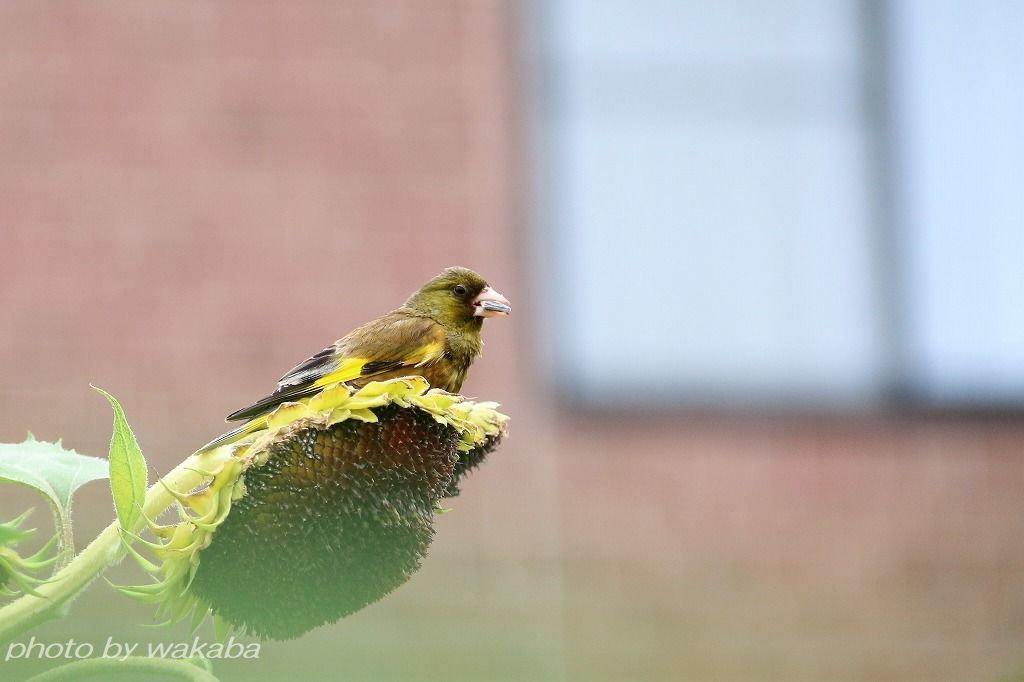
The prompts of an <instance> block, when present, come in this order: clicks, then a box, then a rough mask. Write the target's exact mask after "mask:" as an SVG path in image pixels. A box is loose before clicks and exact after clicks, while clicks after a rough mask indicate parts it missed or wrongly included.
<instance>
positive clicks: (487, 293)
mask: <svg viewBox="0 0 1024 682" xmlns="http://www.w3.org/2000/svg"><path fill="white" fill-rule="evenodd" d="M510 312H512V306H510V305H509V304H508V299H507V298H505V297H504V296H502V295H501V294H499V293H498V292H497V291H495V290H494V289H492V288H490V287H484V290H483V291H481V292H480V295H479V296H477V297H476V298H474V299H473V315H474V316H476V317H495V316H497V315H508V314H509V313H510Z"/></svg>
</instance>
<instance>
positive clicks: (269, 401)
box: [197, 267, 512, 453]
mask: <svg viewBox="0 0 1024 682" xmlns="http://www.w3.org/2000/svg"><path fill="white" fill-rule="evenodd" d="M511 312H512V306H511V305H510V303H509V301H508V299H506V298H505V297H504V296H502V295H501V294H500V293H499V292H498V291H497V290H496V289H494V288H493V287H491V286H490V285H489V284H488V283H487V280H485V279H484V278H483V277H481V276H480V275H479V274H477V273H476V272H474V271H472V270H470V269H469V268H464V267H450V268H446V269H445V270H444V271H442V272H441V274H439V275H437V276H436V277H434V278H433V279H431V280H430V281H429V282H427V283H426V284H424V285H423V286H422V287H420V289H419V290H418V291H416V292H415V293H414V294H413V295H412V296H410V297H409V298H408V300H406V301H405V303H404V304H402V306H400V307H399V308H396V309H395V310H392V311H391V312H390V313H387V314H386V315H383V316H381V317H378V318H377V319H375V320H372V321H370V322H367V323H366V324H364V325H362V326H360V327H357V328H356V329H354V330H352V331H351V332H349V333H348V334H346V335H345V336H343V337H342V338H340V339H338V340H337V341H335V342H334V343H332V344H331V345H329V346H327V347H326V348H324V349H323V350H321V351H320V352H319V353H316V354H315V355H313V356H311V357H309V358H308V359H306V360H304V361H303V362H300V363H299V364H298V365H296V366H295V367H293V368H292V369H290V370H289V371H288V372H286V373H285V374H284V376H282V377H281V379H280V380H278V382H277V388H276V389H275V390H274V392H273V393H271V394H270V395H268V396H267V397H265V398H262V399H261V400H257V401H256V402H255V403H253V404H252V405H249V406H248V407H244V408H242V409H240V410H236V411H234V412H232V413H231V414H229V415H228V416H227V418H226V421H228V422H234V421H243V423H242V425H241V426H239V427H238V428H236V429H234V430H232V431H229V432H228V433H225V434H223V435H221V436H218V437H217V438H215V439H214V440H212V441H210V442H209V443H207V444H206V445H205V446H203V447H202V448H200V449H199V450H198V451H197V453H202V452H206V451H209V450H213V449H215V448H217V447H220V446H222V445H227V444H230V443H234V442H236V441H238V440H241V439H242V438H245V437H246V436H248V435H249V434H252V433H255V432H257V431H260V430H263V429H265V428H266V427H267V416H268V415H269V414H270V413H271V412H273V411H274V409H276V408H277V406H279V405H280V404H281V403H284V402H305V401H308V400H309V399H310V398H311V397H313V396H315V395H316V394H318V393H319V392H321V391H322V390H324V389H325V388H328V387H330V386H334V385H335V384H338V383H344V384H346V385H347V386H349V387H351V388H353V389H358V388H361V387H362V386H364V385H366V384H367V383H369V382H371V381H379V380H383V379H392V378H395V377H403V376H410V375H414V376H420V377H423V378H424V379H425V380H426V381H427V383H429V384H430V385H431V387H433V388H440V389H443V390H445V391H448V392H450V393H458V392H459V390H461V388H462V384H463V382H464V381H465V379H466V375H467V373H468V372H469V368H470V365H472V364H473V361H474V360H475V359H476V358H477V356H479V355H480V351H481V349H482V347H483V341H482V339H481V338H480V332H481V330H482V328H483V322H484V319H486V318H489V317H503V316H507V315H509V314H510V313H511Z"/></svg>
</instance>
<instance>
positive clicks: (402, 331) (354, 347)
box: [227, 312, 445, 421]
mask: <svg viewBox="0 0 1024 682" xmlns="http://www.w3.org/2000/svg"><path fill="white" fill-rule="evenodd" d="M444 349H445V333H444V329H443V328H442V327H441V326H440V325H439V324H437V323H436V322H434V321H433V320H431V319H430V318H427V317H420V316H417V315H407V314H402V313H399V312H395V313H391V314H389V315H385V316H384V317H382V318H379V319H377V320H374V321H373V322H369V323H367V324H365V325H363V326H362V327H359V328H358V329H356V330H355V331H353V332H351V333H350V334H349V335H348V336H346V337H344V338H342V339H339V340H338V341H335V342H334V343H333V344H331V345H330V346H328V347H327V348H324V349H323V350H322V351H320V352H319V353H317V354H316V355H314V356H312V357H310V358H309V359H308V360H306V361H304V362H302V363H300V364H298V365H296V366H295V367H293V368H292V369H291V370H290V371H289V372H288V373H287V374H285V375H284V376H283V377H281V380H280V381H278V383H277V390H276V391H274V392H273V393H271V394H270V395H268V396H267V397H266V398H263V399H262V400H260V401H257V402H256V403H253V404H252V405H250V406H249V407H246V408H243V409H241V410H237V411H236V412H232V413H231V414H230V415H228V417H227V421H236V420H239V419H251V418H253V417H258V416H260V415H263V414H266V413H267V412H269V411H271V410H272V409H273V408H275V407H277V406H278V405H280V404H281V403H283V402H286V401H294V400H301V399H302V398H306V397H309V396H311V395H314V394H316V393H318V392H319V391H320V390H321V389H323V388H324V387H326V386H330V385H331V384H336V383H338V382H339V381H352V380H354V379H359V378H363V377H372V376H374V375H377V374H382V373H384V372H389V371H391V370H394V369H399V368H401V367H410V368H412V367H418V366H421V365H425V364H427V363H429V362H433V361H434V360H437V359H439V358H440V357H441V356H442V355H443V354H444Z"/></svg>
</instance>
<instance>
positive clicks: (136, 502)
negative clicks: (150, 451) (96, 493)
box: [93, 386, 147, 531]
mask: <svg viewBox="0 0 1024 682" xmlns="http://www.w3.org/2000/svg"><path fill="white" fill-rule="evenodd" d="M93 389H95V390H96V391H97V392H98V393H100V394H101V395H103V396H104V397H105V398H106V399H107V400H109V401H110V406H111V407H113V408H114V434H113V435H112V436H111V437H110V456H109V460H110V491H111V493H112V494H113V496H114V509H116V510H117V519H118V521H120V522H121V528H123V529H124V530H127V531H131V530H132V529H133V528H134V527H135V522H136V521H138V520H139V515H140V514H141V513H142V503H143V501H144V500H145V499H146V483H147V480H146V479H147V471H146V459H145V458H144V457H143V456H142V450H140V449H139V443H138V441H136V440H135V434H134V433H132V429H131V427H130V426H128V420H126V419H125V417H124V410H122V409H121V405H120V404H119V403H118V402H117V400H115V399H114V396H112V395H110V394H109V393H107V392H106V391H104V390H103V389H102V388H97V387H96V386H93Z"/></svg>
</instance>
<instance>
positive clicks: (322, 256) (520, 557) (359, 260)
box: [0, 0, 561, 679]
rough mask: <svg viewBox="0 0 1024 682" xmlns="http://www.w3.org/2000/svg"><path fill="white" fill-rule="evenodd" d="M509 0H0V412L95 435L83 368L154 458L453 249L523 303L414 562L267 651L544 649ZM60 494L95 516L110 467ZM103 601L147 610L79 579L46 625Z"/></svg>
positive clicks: (544, 564)
mask: <svg viewBox="0 0 1024 682" xmlns="http://www.w3.org/2000/svg"><path fill="white" fill-rule="evenodd" d="M511 18H512V13H511V11H510V8H509V6H507V5H506V4H505V3H502V2H496V1H488V0H462V1H447V0H430V1H421V0H405V1H391V0H383V1H378V0H373V1H369V0H366V1H346V2H338V1H335V0H323V1H317V0H299V1H287V2H270V1H259V0H244V1H243V0H238V1H234V2H173V3H163V2H112V1H97V2H87V3H86V2H81V3H80V2H62V1H54V2H10V1H2V2H0V46H2V47H0V159H2V163H0V311H2V314H0V412H2V414H3V415H4V418H3V420H2V421H0V440H3V441H14V440H20V439H21V438H22V437H24V434H25V431H26V430H32V431H34V432H35V434H36V435H37V436H38V437H42V438H50V439H52V438H57V437H63V438H64V439H65V443H66V444H67V445H69V446H71V447H75V448H77V449H78V450H79V451H81V452H85V453H94V454H104V453H105V452H106V448H107V444H108V442H109V438H110V423H111V415H110V412H109V407H108V406H107V405H106V404H105V403H104V401H103V400H102V398H101V397H99V396H98V395H96V394H94V393H93V392H92V391H90V390H89V388H88V385H89V383H90V382H92V383H95V384H97V385H99V386H102V387H103V388H105V389H107V390H109V391H111V392H112V393H113V394H114V395H116V396H117V397H118V398H119V399H120V400H121V402H122V403H123V405H124V407H125V410H126V412H127V415H128V417H129V420H130V422H131V423H132V425H133V427H134V429H135V431H136V434H137V435H138V437H139V440H140V442H141V444H142V446H143V448H144V451H145V452H146V454H147V456H148V459H149V462H150V464H151V467H152V469H153V470H154V472H155V473H156V472H162V471H166V470H167V469H168V468H170V467H171V466H172V465H173V464H174V463H176V462H177V461H180V459H181V457H182V456H183V455H185V454H187V453H188V452H191V451H192V449H194V448H195V447H197V446H198V445H201V444H202V443H203V442H205V441H206V440H208V439H209V438H210V437H212V436H214V435H216V434H217V433H219V432H221V431H223V430H224V429H225V428H226V427H225V425H224V423H223V415H225V414H227V413H228V412H229V411H231V410H233V409H235V408H237V407H239V406H241V405H244V404H246V403H247V402H249V401H250V400H252V399H253V398H257V397H259V396H261V395H264V394H265V393H266V392H267V391H268V389H270V388H272V387H273V385H274V382H275V381H276V379H277V377H278V376H280V374H281V373H282V372H283V371H285V370H287V369H288V368H289V367H291V366H292V365H293V364H294V363H296V362H297V361H300V360H302V359H303V358H305V357H307V356H308V355H309V354H311V353H313V352H316V351H317V350H319V349H320V348H322V347H323V346H325V345H326V344H327V343H329V342H331V341H333V340H334V339H335V338H338V337H339V336H341V335H342V334H344V333H346V332H347V331H349V330H350V329H352V328H353V327H354V326H356V325H357V324H359V323H361V322H363V321H365V320H367V319H370V318H371V317H374V316H377V315H379V314H382V313H384V312H386V311H388V310H390V309H391V308H394V307H396V306H397V305H399V304H400V303H401V302H402V301H404V299H405V297H406V296H408V295H409V294H410V293H411V292H412V291H413V290H415V289H416V288H417V287H418V286H419V285H420V284H421V283H422V282H424V281H426V279H428V278H429V277H431V276H433V275H434V274H436V273H437V272H439V271H440V270H441V269H442V268H444V267H446V266H449V265H454V264H462V265H467V266H470V267H473V268H475V269H477V270H479V271H480V272H482V273H483V274H484V275H485V276H487V277H488V278H489V279H490V281H491V282H492V283H493V284H494V285H495V286H496V287H498V288H499V289H500V290H501V291H502V292H503V293H505V294H506V295H507V296H508V297H509V298H510V299H511V300H512V301H513V303H514V304H515V305H516V315H515V316H514V317H512V318H510V319H508V320H500V321H497V322H494V323H489V324H488V325H487V327H488V328H487V329H486V330H485V339H486V343H487V351H486V354H485V357H484V358H483V359H482V360H481V361H479V363H478V365H477V366H476V368H475V370H474V372H473V373H472V375H471V376H470V379H469V381H468V382H467V384H466V386H465V391H466V392H467V393H470V394H474V395H480V396H485V397H487V398H493V399H497V400H500V401H502V402H503V403H504V404H505V406H506V408H507V410H508V411H509V412H510V413H511V414H513V415H515V420H516V437H515V439H514V440H513V441H512V442H510V444H509V446H508V447H507V448H505V449H503V451H502V455H501V457H495V458H494V460H495V461H494V462H493V466H488V467H485V468H484V469H483V470H481V471H480V472H479V474H478V475H477V476H475V480H474V482H473V485H467V486H466V492H465V495H464V496H463V497H462V498H460V499H459V500H458V501H457V504H452V505H451V506H454V507H456V509H457V512H456V513H452V514H450V515H447V516H446V517H444V518H443V519H442V520H440V522H439V536H438V541H437V542H436V543H435V545H434V547H433V549H432V556H431V560H430V561H428V562H427V564H426V566H425V568H424V570H423V571H422V572H421V574H420V575H418V576H417V578H416V580H414V581H412V583H410V585H408V586H407V587H405V588H403V589H402V590H400V591H399V592H398V593H397V594H396V595H395V596H394V597H393V598H391V599H389V600H385V601H384V602H382V603H381V604H380V605H377V606H376V607H374V608H373V609H368V610H367V611H366V612H365V614H363V615H364V616H365V617H361V618H359V619H349V620H348V621H343V622H342V623H341V624H339V626H338V627H340V628H342V630H341V631H340V632H342V633H346V634H342V635H339V634H338V632H339V631H334V634H332V629H331V628H326V629H324V630H323V631H318V632H317V633H315V634H314V635H311V636H310V637H309V638H306V639H304V640H302V643H296V644H294V645H292V646H285V645H282V646H280V647H278V648H277V649H276V650H275V651H274V653H273V654H268V655H267V656H265V660H264V661H263V662H262V666H263V667H262V668H260V670H265V671H275V670H276V671H278V672H279V673H280V672H281V671H284V670H287V671H289V672H290V673H291V674H295V672H296V671H303V670H304V671H305V672H306V673H308V674H311V675H313V677H314V678H315V677H316V672H315V671H317V670H335V669H336V668H337V665H338V663H337V661H338V657H342V658H345V660H346V665H357V666H358V663H356V660H357V659H360V657H362V659H360V660H363V663H364V665H365V671H364V674H363V675H362V678H363V679H377V678H380V679H383V678H384V677H386V676H387V674H388V670H391V671H392V672H394V671H395V670H399V671H401V670H405V667H408V666H417V665H419V668H418V669H419V671H420V675H421V676H422V677H423V678H424V679H426V678H428V677H430V675H431V674H432V673H431V672H430V671H431V670H433V669H434V667H433V666H432V665H426V664H421V662H422V660H423V656H428V657H429V658H430V659H431V660H436V662H439V663H441V664H440V666H439V667H437V670H439V671H441V672H442V677H441V679H453V677H452V676H455V677H459V676H460V674H462V673H460V671H464V670H476V671H479V670H481V669H482V670H484V671H486V670H488V666H490V667H495V666H501V670H502V671H503V672H502V673H501V674H510V675H514V676H516V677H518V678H519V679H526V678H534V679H543V678H550V677H551V676H552V675H553V674H554V673H553V672H552V671H553V670H554V669H555V668H557V666H558V665H559V659H558V657H557V656H556V653H557V651H558V642H559V638H560V635H559V633H560V628H561V625H560V620H559V618H558V598H557V592H558V589H559V585H560V583H559V580H558V576H557V573H555V572H554V571H556V570H557V565H556V563H555V562H554V560H553V559H551V558H552V557H554V554H555V552H554V549H553V547H554V545H553V542H554V540H553V538H554V532H555V528H556V526H557V524H555V523H554V522H553V520H552V515H551V514H550V513H549V510H550V509H551V508H553V505H554V502H553V495H554V491H555V488H554V482H553V477H552V475H551V466H553V464H551V463H550V458H548V457H544V454H545V452H544V450H542V449H540V448H538V447H536V443H538V442H539V441H538V439H543V437H544V436H543V432H544V430H543V428H541V424H540V422H539V417H538V416H537V413H536V411H534V410H531V407H530V405H529V403H528V402H527V401H526V400H525V399H524V398H525V396H526V394H527V391H528V388H529V385H528V382H529V373H528V371H526V369H525V368H526V360H525V358H526V353H525V352H524V351H523V349H524V348H526V347H527V346H528V344H527V339H528V337H529V319H530V316H529V315H528V314H524V311H525V310H527V309H528V307H529V306H528V305H527V302H526V301H525V293H524V289H523V287H522V281H521V276H520V272H521V268H520V265H521V263H520V255H521V254H520V251H521V249H522V247H521V244H522V238H521V235H520V230H521V228H520V226H519V225H518V224H517V223H515V222H514V221H513V217H512V202H511V197H512V196H514V194H515V192H516V189H515V188H516V186H517V182H516V174H515V172H514V168H515V160H514V158H513V154H512V150H513V149H514V146H515V139H514V130H513V125H512V122H513V118H514V116H515V110H514V107H513V102H512V101H511V96H512V92H513V89H514V88H515V84H514V78H515V70H514V69H513V68H512V66H513V64H512V62H513V57H512V54H511V52H510V49H509V45H510V41H511V40H512V32H511V29H510V23H511V21H510V20H511ZM535 465H536V466H535ZM80 497H81V500H80V502H79V505H78V509H79V513H80V515H81V516H82V518H83V521H82V523H81V524H79V529H85V530H90V529H94V528H95V527H98V523H100V522H104V523H105V522H106V520H107V519H109V518H110V507H109V501H108V499H105V498H107V493H105V492H104V491H103V489H102V487H101V486H99V485H94V486H89V487H88V488H86V489H85V490H83V492H82V494H81V495H80ZM7 505H9V506H10V507H11V508H7ZM15 506H16V504H15V503H12V502H11V500H10V498H9V497H8V500H7V504H6V505H5V503H4V502H3V497H2V496H0V514H7V515H11V514H13V512H14V511H16V509H15V508H14V507H15ZM545 518H546V519H547V520H545ZM97 519H99V520H100V521H97ZM83 535H84V532H83ZM548 559H551V560H550V561H549V560H548ZM103 609H113V611H111V613H110V614H108V616H109V617H108V618H107V622H109V623H112V624H113V623H116V624H117V626H118V627H122V628H127V627H130V626H131V625H132V624H134V623H137V622H145V620H146V619H147V618H148V613H147V611H148V610H147V609H144V608H136V607H135V606H134V605H129V606H124V605H122V603H121V602H120V601H117V600H114V601H112V600H110V598H109V593H108V592H107V591H106V590H105V589H103V588H102V586H95V587H94V588H93V590H92V591H90V593H89V595H87V596H86V597H85V598H84V599H83V600H81V601H79V602H78V603H77V604H76V609H75V615H76V617H79V618H81V619H82V620H81V623H80V624H79V625H76V623H77V622H78V621H74V620H73V621H71V622H68V623H64V624H55V625H53V626H51V629H50V630H48V631H47V632H50V633H51V634H53V635H54V636H58V635H59V634H60V633H61V632H62V630H61V628H73V627H83V628H87V627H88V625H87V623H88V622H89V621H88V616H90V615H91V614H92V613H93V612H96V611H100V610H103ZM121 610H123V611H124V612H123V613H122V611H121ZM410 624H414V625H415V627H413V628H412V629H411V630H410V629H409V626H410ZM111 627H113V625H111ZM510 628H512V629H510ZM130 632H132V633H134V634H133V635H130V636H135V637H139V636H142V635H139V634H138V631H137V630H131V631H130ZM372 632H378V633H380V636H379V637H377V638H376V640H374V641H372V642H371V644H370V645H367V642H366V640H365V639H362V640H360V639H359V637H364V638H365V637H367V636H368V635H367V634H366V633H372ZM396 632H397V634H396ZM318 638H321V639H319V640H318ZM339 638H340V639H341V640H343V641H344V642H348V644H347V645H346V644H340V645H339V644H337V643H335V642H334V640H337V639H339ZM377 640H379V641H377ZM325 642H331V643H325ZM353 642H355V643H353ZM360 642H361V643H360ZM346 647H347V648H346ZM527 651H528V654H527V653H525V652H527ZM481 652H482V653H481ZM389 666H391V667H390V668H389ZM403 666H405V667H403ZM226 670H227V671H228V673H230V670H231V669H230V666H228V667H227V669H226ZM241 670H243V671H247V672H246V674H251V672H252V670H253V669H252V668H251V667H250V668H248V669H246V668H242V669H241ZM5 674H6V673H0V677H4V676H5ZM268 674H269V673H268ZM395 674H400V673H395ZM466 674H467V675H470V676H471V677H472V675H473V674H472V673H466ZM231 679H234V678H231Z"/></svg>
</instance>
